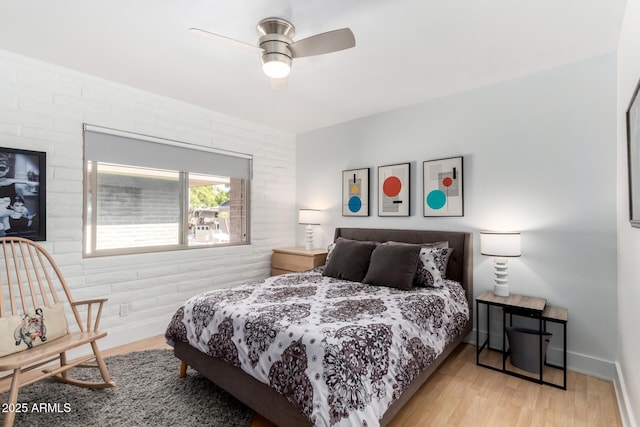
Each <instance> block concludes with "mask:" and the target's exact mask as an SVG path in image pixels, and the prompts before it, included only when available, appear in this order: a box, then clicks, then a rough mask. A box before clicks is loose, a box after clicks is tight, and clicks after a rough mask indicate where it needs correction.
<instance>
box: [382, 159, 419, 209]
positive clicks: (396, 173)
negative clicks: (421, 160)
mask: <svg viewBox="0 0 640 427" xmlns="http://www.w3.org/2000/svg"><path fill="white" fill-rule="evenodd" d="M409 168H410V165H409V163H400V164H397V165H389V166H379V167H378V216H409V201H410V200H409V197H410V194H411V192H410V190H409V181H410V174H409V173H410V169H409Z"/></svg>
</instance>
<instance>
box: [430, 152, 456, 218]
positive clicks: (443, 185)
mask: <svg viewBox="0 0 640 427" xmlns="http://www.w3.org/2000/svg"><path fill="white" fill-rule="evenodd" d="M422 176H423V180H424V191H423V199H422V204H423V206H424V216H464V203H463V201H464V198H463V192H462V190H463V188H462V176H463V175H462V157H451V158H448V159H438V160H429V161H426V162H424V163H423V166H422Z"/></svg>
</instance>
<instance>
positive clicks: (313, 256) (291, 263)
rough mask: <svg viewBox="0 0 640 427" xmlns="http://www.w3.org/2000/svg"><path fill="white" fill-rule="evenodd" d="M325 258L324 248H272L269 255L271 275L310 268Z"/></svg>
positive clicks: (319, 264)
mask: <svg viewBox="0 0 640 427" xmlns="http://www.w3.org/2000/svg"><path fill="white" fill-rule="evenodd" d="M326 259H327V251H326V249H311V250H307V249H305V248H303V247H294V248H279V249H274V250H273V255H272V256H271V275H272V276H277V275H279V274H285V273H292V272H294V271H304V270H311V269H312V268H316V267H319V266H321V265H324V263H325V261H326Z"/></svg>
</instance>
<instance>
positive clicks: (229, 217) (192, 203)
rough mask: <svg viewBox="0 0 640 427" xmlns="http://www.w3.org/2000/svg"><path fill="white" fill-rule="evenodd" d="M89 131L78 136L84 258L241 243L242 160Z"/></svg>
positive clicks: (244, 235)
mask: <svg viewBox="0 0 640 427" xmlns="http://www.w3.org/2000/svg"><path fill="white" fill-rule="evenodd" d="M94 128H95V127H93V126H90V125H85V132H84V139H85V182H84V189H85V212H84V224H85V227H84V254H85V255H86V256H98V255H112V254H123V253H133V252H151V251H158V250H170V249H186V248H192V247H203V246H204V247H206V246H214V245H238V244H246V243H249V230H248V229H249V227H248V220H249V215H248V206H249V200H248V199H249V198H248V194H249V179H250V172H251V157H250V156H244V155H237V154H231V153H226V152H224V153H223V152H220V151H213V150H211V151H205V150H202V149H200V148H197V149H196V148H192V147H190V146H188V145H187V144H181V143H177V142H172V141H171V142H170V144H168V143H167V141H164V140H162V142H156V141H155V139H153V138H148V137H144V138H145V139H142V138H143V137H141V136H139V135H134V134H123V133H120V132H114V133H104V132H98V131H95V130H93V129H94ZM99 129H100V130H102V128H99ZM112 132H113V131H112Z"/></svg>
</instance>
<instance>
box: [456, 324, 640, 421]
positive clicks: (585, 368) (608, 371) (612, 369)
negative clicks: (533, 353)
mask: <svg viewBox="0 0 640 427" xmlns="http://www.w3.org/2000/svg"><path fill="white" fill-rule="evenodd" d="M486 335H487V334H486V331H482V330H481V331H480V340H482V341H483V340H485V339H486ZM465 341H466V342H468V343H470V344H473V345H475V344H476V331H475V330H474V331H473V332H472V333H471V334H469V335H468V336H467V338H466V339H465ZM491 347H492V348H502V335H499V334H493V333H492V334H491ZM547 360H548V361H549V362H550V363H553V364H555V365H562V348H557V347H549V348H548V349H547ZM567 369H568V370H570V371H574V372H579V373H581V374H585V375H589V376H592V377H596V378H600V379H603V380H608V381H614V380H615V378H616V376H617V375H616V365H615V363H614V362H613V361H610V360H603V359H599V358H596V357H592V356H589V355H586V354H580V353H575V352H571V351H567ZM634 427H636V426H634Z"/></svg>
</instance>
